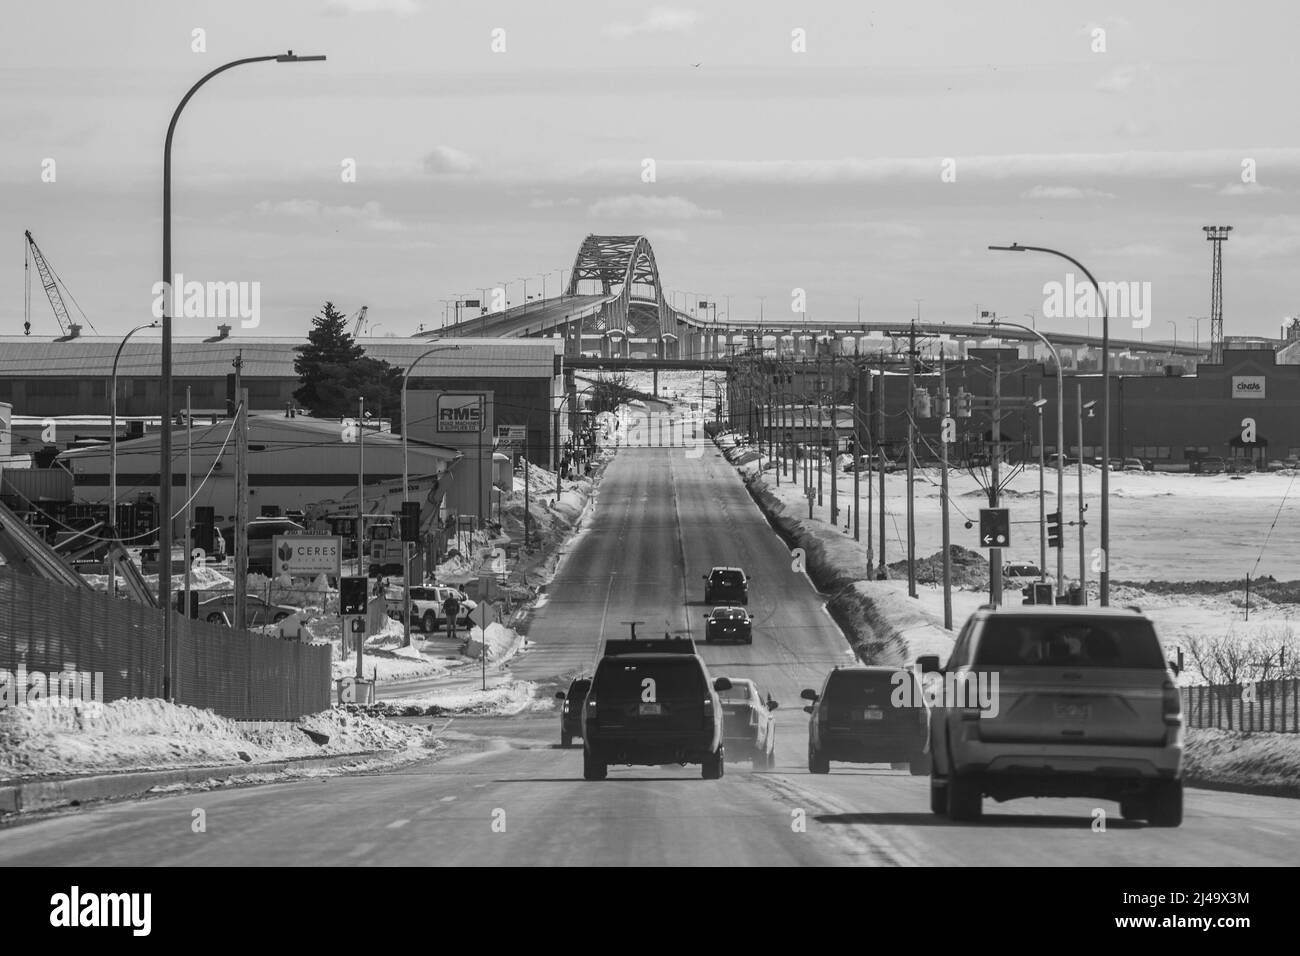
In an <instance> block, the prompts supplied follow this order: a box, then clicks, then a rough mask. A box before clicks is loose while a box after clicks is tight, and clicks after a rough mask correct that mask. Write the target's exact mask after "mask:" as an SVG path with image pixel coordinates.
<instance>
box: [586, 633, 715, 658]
mask: <svg viewBox="0 0 1300 956" xmlns="http://www.w3.org/2000/svg"><path fill="white" fill-rule="evenodd" d="M694 653H696V650H695V642H694V641H693V640H691V639H690V638H689V637H651V638H645V639H635V640H632V639H627V638H622V639H620V638H610V639H609V640H607V641H606V642H605V648H604V651H603V654H604V656H605V657H621V656H623V655H624V654H694Z"/></svg>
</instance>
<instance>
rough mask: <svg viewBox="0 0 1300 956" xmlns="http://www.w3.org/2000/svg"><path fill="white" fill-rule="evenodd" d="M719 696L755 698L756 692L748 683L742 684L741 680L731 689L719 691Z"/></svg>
mask: <svg viewBox="0 0 1300 956" xmlns="http://www.w3.org/2000/svg"><path fill="white" fill-rule="evenodd" d="M718 697H719V698H720V699H722V700H739V701H744V700H753V699H754V694H753V691H752V689H751V688H750V686H749V685H748V684H742V683H740V682H739V681H737V682H735V683H733V684H732V685H731V690H720V691H718Z"/></svg>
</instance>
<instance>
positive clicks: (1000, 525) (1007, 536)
mask: <svg viewBox="0 0 1300 956" xmlns="http://www.w3.org/2000/svg"><path fill="white" fill-rule="evenodd" d="M980 545H981V546H983V547H985V548H1006V547H1009V546H1010V545H1011V512H1009V511H1008V510H1007V509H1006V508H981V509H980Z"/></svg>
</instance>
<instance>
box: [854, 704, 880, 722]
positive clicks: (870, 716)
mask: <svg viewBox="0 0 1300 956" xmlns="http://www.w3.org/2000/svg"><path fill="white" fill-rule="evenodd" d="M884 717H885V712H884V711H883V710H881V709H880V708H879V707H868V708H867V709H866V710H860V711H858V720H883V719H884Z"/></svg>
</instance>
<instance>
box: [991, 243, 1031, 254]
mask: <svg viewBox="0 0 1300 956" xmlns="http://www.w3.org/2000/svg"><path fill="white" fill-rule="evenodd" d="M989 249H991V250H992V251H993V252H1024V251H1025V247H1024V246H1022V245H1020V244H1019V243H1015V242H1013V243H1011V245H1009V246H989Z"/></svg>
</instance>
